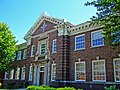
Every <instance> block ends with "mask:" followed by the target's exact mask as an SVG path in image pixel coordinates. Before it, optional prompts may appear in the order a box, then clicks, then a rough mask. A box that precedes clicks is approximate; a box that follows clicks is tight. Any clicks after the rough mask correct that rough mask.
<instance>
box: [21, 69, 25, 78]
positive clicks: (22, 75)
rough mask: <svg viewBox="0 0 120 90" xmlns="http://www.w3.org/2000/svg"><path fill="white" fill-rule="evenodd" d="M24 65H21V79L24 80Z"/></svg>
mask: <svg viewBox="0 0 120 90" xmlns="http://www.w3.org/2000/svg"><path fill="white" fill-rule="evenodd" d="M25 69H26V68H25V67H22V73H21V80H25Z"/></svg>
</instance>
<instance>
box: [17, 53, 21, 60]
mask: <svg viewBox="0 0 120 90" xmlns="http://www.w3.org/2000/svg"><path fill="white" fill-rule="evenodd" d="M21 53H22V52H21V51H18V53H17V60H21Z"/></svg>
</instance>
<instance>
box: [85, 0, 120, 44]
mask: <svg viewBox="0 0 120 90" xmlns="http://www.w3.org/2000/svg"><path fill="white" fill-rule="evenodd" d="M85 5H86V6H94V7H95V8H96V9H97V12H96V16H93V17H92V18H91V19H92V21H93V23H98V24H100V25H101V26H103V30H104V32H103V35H104V38H105V44H106V45H110V46H116V45H119V44H120V0H96V1H92V2H87V3H85Z"/></svg>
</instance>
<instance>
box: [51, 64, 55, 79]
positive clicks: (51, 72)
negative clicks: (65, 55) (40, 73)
mask: <svg viewBox="0 0 120 90" xmlns="http://www.w3.org/2000/svg"><path fill="white" fill-rule="evenodd" d="M53 65H55V66H56V64H55V63H53V64H52V68H51V81H55V80H53V79H52V77H53ZM55 73H56V71H55Z"/></svg>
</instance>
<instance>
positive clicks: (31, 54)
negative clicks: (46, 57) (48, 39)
mask: <svg viewBox="0 0 120 90" xmlns="http://www.w3.org/2000/svg"><path fill="white" fill-rule="evenodd" d="M33 52H34V54H33ZM34 55H35V45H32V47H31V53H30V56H31V57H34Z"/></svg>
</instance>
